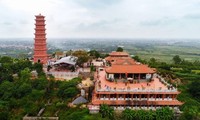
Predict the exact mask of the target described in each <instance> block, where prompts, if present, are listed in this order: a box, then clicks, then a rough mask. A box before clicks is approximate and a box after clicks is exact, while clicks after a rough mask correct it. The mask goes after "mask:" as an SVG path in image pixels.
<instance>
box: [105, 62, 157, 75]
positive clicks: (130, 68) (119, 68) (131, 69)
mask: <svg viewBox="0 0 200 120" xmlns="http://www.w3.org/2000/svg"><path fill="white" fill-rule="evenodd" d="M106 72H107V73H155V71H153V70H152V69H151V68H149V67H148V66H147V65H142V64H140V65H137V64H136V65H124V64H123V65H112V66H111V67H109V68H107V69H106Z"/></svg>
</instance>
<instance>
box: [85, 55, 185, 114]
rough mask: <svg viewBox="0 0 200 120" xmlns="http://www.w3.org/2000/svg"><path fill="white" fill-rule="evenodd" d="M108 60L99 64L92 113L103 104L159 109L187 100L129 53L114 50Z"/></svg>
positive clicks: (120, 108) (118, 108)
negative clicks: (104, 64)
mask: <svg viewBox="0 0 200 120" xmlns="http://www.w3.org/2000/svg"><path fill="white" fill-rule="evenodd" d="M105 59H106V61H107V62H108V63H109V62H110V64H107V66H101V67H98V68H97V71H96V73H95V79H96V82H95V89H94V91H93V95H92V102H91V104H90V105H88V107H89V110H90V112H91V113H94V112H98V111H99V108H100V105H101V104H108V105H109V106H112V107H113V108H114V109H117V110H124V109H125V108H130V109H145V110H150V109H152V110H155V109H157V108H160V107H163V106H169V107H171V108H173V109H177V110H178V107H179V106H180V105H182V104H183V103H182V102H180V101H178V100H177V99H176V97H177V95H178V94H179V93H180V92H179V91H177V89H176V88H175V87H173V86H172V85H171V84H169V83H167V82H166V81H165V80H164V78H162V77H161V76H159V75H158V74H157V73H156V71H155V70H154V69H152V68H150V67H148V66H147V65H144V64H141V63H139V62H137V61H135V60H133V59H132V58H131V57H130V56H129V54H128V53H125V52H112V53H110V54H109V56H108V57H107V58H105Z"/></svg>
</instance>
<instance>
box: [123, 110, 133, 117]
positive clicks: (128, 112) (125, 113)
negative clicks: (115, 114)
mask: <svg viewBox="0 0 200 120" xmlns="http://www.w3.org/2000/svg"><path fill="white" fill-rule="evenodd" d="M122 116H123V118H124V119H125V120H133V110H131V109H129V108H126V109H125V110H124V111H123V112H122Z"/></svg>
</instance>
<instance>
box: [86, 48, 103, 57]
mask: <svg viewBox="0 0 200 120" xmlns="http://www.w3.org/2000/svg"><path fill="white" fill-rule="evenodd" d="M88 53H89V55H90V56H92V57H93V58H99V57H100V53H99V52H98V51H96V50H90V51H89V52H88Z"/></svg>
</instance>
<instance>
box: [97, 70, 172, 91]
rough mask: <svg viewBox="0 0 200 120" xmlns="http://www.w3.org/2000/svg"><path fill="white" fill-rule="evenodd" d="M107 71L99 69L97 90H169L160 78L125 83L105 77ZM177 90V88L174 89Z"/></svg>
mask: <svg viewBox="0 0 200 120" xmlns="http://www.w3.org/2000/svg"><path fill="white" fill-rule="evenodd" d="M105 75H106V72H105V70H104V71H99V75H98V78H99V80H98V81H97V82H96V90H97V91H141V92H142V91H146V92H147V91H154V92H155V91H158V92H161V91H169V90H168V87H167V86H166V85H164V84H163V83H162V82H160V80H159V79H158V78H155V77H154V78H153V81H151V82H141V83H127V84H125V83H123V82H117V83H115V82H110V81H108V80H106V78H105ZM96 76H97V74H96ZM174 91H176V90H174Z"/></svg>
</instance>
